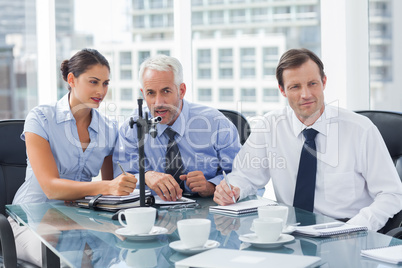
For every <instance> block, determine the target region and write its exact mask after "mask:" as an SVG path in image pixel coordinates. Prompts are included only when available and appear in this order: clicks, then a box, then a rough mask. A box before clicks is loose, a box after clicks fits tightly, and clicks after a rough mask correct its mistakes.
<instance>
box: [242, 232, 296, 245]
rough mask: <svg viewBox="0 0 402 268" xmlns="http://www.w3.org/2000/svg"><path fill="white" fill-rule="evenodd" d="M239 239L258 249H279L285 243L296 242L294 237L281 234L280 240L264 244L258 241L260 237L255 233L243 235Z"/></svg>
mask: <svg viewBox="0 0 402 268" xmlns="http://www.w3.org/2000/svg"><path fill="white" fill-rule="evenodd" d="M239 239H240V241H242V242H246V243H250V244H251V245H252V246H254V247H257V248H277V247H280V246H282V245H283V244H285V243H289V242H291V241H293V240H295V238H294V236H292V235H288V234H281V235H280V236H279V238H278V240H276V241H274V242H262V241H259V240H258V237H257V235H256V234H255V233H251V234H245V235H241V236H239Z"/></svg>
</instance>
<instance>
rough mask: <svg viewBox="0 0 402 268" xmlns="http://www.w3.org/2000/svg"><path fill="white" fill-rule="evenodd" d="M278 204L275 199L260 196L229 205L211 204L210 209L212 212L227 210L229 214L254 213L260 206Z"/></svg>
mask: <svg viewBox="0 0 402 268" xmlns="http://www.w3.org/2000/svg"><path fill="white" fill-rule="evenodd" d="M272 205H277V203H276V202H275V201H273V200H270V199H266V198H260V199H254V200H248V201H244V202H238V203H235V204H231V205H227V206H210V207H209V210H210V211H211V212H222V213H224V212H226V213H229V214H242V213H252V212H256V211H257V209H258V207H261V206H272Z"/></svg>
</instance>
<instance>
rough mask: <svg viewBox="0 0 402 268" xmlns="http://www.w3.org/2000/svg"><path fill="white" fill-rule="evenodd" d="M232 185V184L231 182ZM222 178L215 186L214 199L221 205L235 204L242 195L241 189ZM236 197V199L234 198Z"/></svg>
mask: <svg viewBox="0 0 402 268" xmlns="http://www.w3.org/2000/svg"><path fill="white" fill-rule="evenodd" d="M229 185H230V184H229ZM229 185H228V184H227V183H226V181H225V180H222V181H221V182H220V183H219V184H218V185H217V186H216V188H215V193H214V201H215V202H216V203H217V204H218V205H221V206H226V205H230V204H234V203H235V202H236V200H238V199H239V197H240V189H239V188H238V187H235V186H233V185H230V187H229ZM233 199H234V200H233Z"/></svg>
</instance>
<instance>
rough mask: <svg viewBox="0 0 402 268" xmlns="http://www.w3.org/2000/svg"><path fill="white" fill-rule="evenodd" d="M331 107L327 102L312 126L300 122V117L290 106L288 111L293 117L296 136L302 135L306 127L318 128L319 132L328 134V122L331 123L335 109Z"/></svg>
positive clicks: (293, 128)
mask: <svg viewBox="0 0 402 268" xmlns="http://www.w3.org/2000/svg"><path fill="white" fill-rule="evenodd" d="M329 107H330V106H329V105H326V104H325V109H324V112H323V113H322V114H321V116H320V117H319V118H318V119H317V121H315V122H314V124H313V125H311V126H306V125H305V124H303V123H302V122H300V120H299V118H297V116H296V114H295V112H294V111H293V109H292V108H290V107H289V106H288V107H287V109H288V111H287V113H288V116H290V118H291V122H292V123H291V124H292V130H293V133H294V135H295V136H296V137H298V136H299V135H300V133H302V132H303V130H305V129H306V128H313V129H315V130H317V131H318V132H319V133H321V134H323V135H324V136H327V133H328V124H330V123H331V119H332V118H333V117H334V114H333V111H332V109H330V108H329Z"/></svg>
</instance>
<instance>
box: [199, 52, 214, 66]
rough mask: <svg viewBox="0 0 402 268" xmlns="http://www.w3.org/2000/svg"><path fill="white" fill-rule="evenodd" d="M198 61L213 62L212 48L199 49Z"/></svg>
mask: <svg viewBox="0 0 402 268" xmlns="http://www.w3.org/2000/svg"><path fill="white" fill-rule="evenodd" d="M198 63H211V50H210V49H199V50H198Z"/></svg>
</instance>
